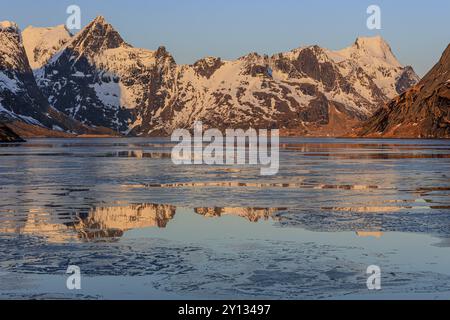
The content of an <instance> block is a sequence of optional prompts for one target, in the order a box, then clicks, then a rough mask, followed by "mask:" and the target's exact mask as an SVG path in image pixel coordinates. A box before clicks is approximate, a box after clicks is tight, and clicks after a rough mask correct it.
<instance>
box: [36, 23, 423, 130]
mask: <svg viewBox="0 0 450 320" xmlns="http://www.w3.org/2000/svg"><path fill="white" fill-rule="evenodd" d="M58 43H60V42H58ZM34 74H35V76H36V79H37V82H38V85H39V87H40V89H41V91H42V92H43V93H44V95H45V96H46V97H47V98H48V102H49V103H50V104H51V105H52V106H54V107H55V108H56V109H58V110H59V111H62V112H64V113H65V114H67V115H69V116H70V117H73V118H74V119H77V120H79V121H81V122H83V123H85V124H87V125H90V126H105V127H108V128H112V129H114V130H117V131H120V132H122V133H125V134H130V135H138V136H141V135H144V136H145V135H167V134H170V133H171V132H172V131H173V130H174V129H176V128H180V127H182V128H191V127H192V124H193V122H194V121H195V120H202V121H203V122H204V123H205V124H206V126H209V127H219V128H228V127H243V128H246V127H250V126H251V127H256V128H258V127H264V128H272V127H277V128H280V129H289V130H294V131H295V132H297V133H300V134H308V132H312V131H313V130H315V132H319V133H320V131H323V130H324V129H323V128H325V127H327V126H328V127H330V126H333V125H334V123H336V122H347V121H348V122H349V123H350V122H351V121H355V122H358V121H361V120H364V119H366V118H367V117H369V116H370V115H371V114H372V113H373V112H374V111H375V110H376V109H377V108H379V107H381V106H382V105H383V104H384V103H386V102H387V101H389V100H390V99H391V98H393V97H394V96H395V95H396V94H398V93H401V92H402V91H404V90H405V89H407V88H409V87H410V86H411V85H413V84H415V83H416V82H417V81H418V77H417V75H416V74H415V73H414V71H413V70H412V68H411V67H402V66H401V65H400V63H398V61H397V59H396V58H395V56H394V55H393V53H392V51H391V49H390V47H389V45H387V43H386V42H385V41H384V40H383V39H381V38H380V37H375V38H358V39H357V41H356V42H355V43H354V45H353V46H351V47H350V48H347V49H344V50H341V51H330V50H327V49H322V48H320V47H318V46H309V47H303V48H299V49H295V50H292V51H290V52H287V53H280V54H276V55H273V56H271V57H269V56H266V55H264V56H263V55H259V54H257V53H252V54H248V55H246V56H243V57H241V58H239V59H237V60H235V61H223V60H221V59H220V58H216V57H208V58H204V59H201V60H199V61H197V62H196V63H194V64H192V65H177V64H176V62H175V60H174V58H173V57H172V56H171V55H170V53H168V52H167V51H166V49H165V48H164V47H160V48H158V50H155V51H151V50H146V49H137V48H133V47H132V46H131V45H129V44H127V43H126V42H125V41H124V40H123V39H122V37H121V36H120V34H119V33H118V32H117V31H116V30H115V29H114V28H113V27H112V26H111V25H110V24H109V23H107V22H106V21H105V19H104V18H103V17H97V18H96V19H95V20H94V21H92V22H91V23H90V24H89V25H87V26H86V27H85V28H84V29H83V30H82V31H81V32H80V33H79V34H77V35H76V36H74V37H73V38H71V39H70V40H69V41H67V42H66V43H65V44H64V45H63V46H62V47H61V48H60V50H59V51H58V52H57V53H56V54H55V55H54V56H53V57H52V58H51V59H49V60H48V62H47V63H46V64H44V65H43V66H42V68H40V69H37V70H35V72H34ZM333 117H334V118H336V117H338V119H339V121H336V120H334V121H332V120H333V119H332V118H333ZM342 127H344V128H345V127H346V126H345V125H344V126H342ZM337 134H339V133H337Z"/></svg>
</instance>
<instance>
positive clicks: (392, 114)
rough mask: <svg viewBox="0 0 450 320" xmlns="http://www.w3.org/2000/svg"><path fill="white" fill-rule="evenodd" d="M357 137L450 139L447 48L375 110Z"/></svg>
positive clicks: (449, 64)
mask: <svg viewBox="0 0 450 320" xmlns="http://www.w3.org/2000/svg"><path fill="white" fill-rule="evenodd" d="M360 135H363V136H370V137H372V136H373V137H405V138H409V137H419V138H450V45H449V46H448V47H447V49H446V50H445V51H444V53H443V55H442V57H441V59H440V61H439V62H438V63H437V64H436V65H435V66H434V67H433V69H431V71H430V72H428V74H427V75H425V77H424V78H423V79H422V80H421V81H420V82H419V83H418V84H417V85H415V86H414V87H412V88H411V89H409V90H408V91H406V92H404V93H403V94H401V95H400V96H398V97H396V98H395V99H394V100H392V101H391V102H389V103H388V104H387V105H386V106H385V107H383V108H381V109H380V110H378V111H377V112H376V113H375V114H374V116H373V117H372V118H371V119H369V120H368V121H367V122H366V123H365V124H364V126H363V129H362V130H361V132H360Z"/></svg>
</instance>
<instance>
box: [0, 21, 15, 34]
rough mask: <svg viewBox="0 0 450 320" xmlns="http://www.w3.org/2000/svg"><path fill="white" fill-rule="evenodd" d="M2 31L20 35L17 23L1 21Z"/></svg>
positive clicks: (0, 27) (0, 28)
mask: <svg viewBox="0 0 450 320" xmlns="http://www.w3.org/2000/svg"><path fill="white" fill-rule="evenodd" d="M0 31H12V32H16V33H19V27H18V26H17V23H15V22H12V21H0Z"/></svg>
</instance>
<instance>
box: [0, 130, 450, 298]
mask: <svg viewBox="0 0 450 320" xmlns="http://www.w3.org/2000/svg"><path fill="white" fill-rule="evenodd" d="M172 147H173V143H171V142H170V140H168V139H163V138H152V139H143V138H132V139H131V138H130V139H67V140H64V139H31V140H29V141H28V142H27V143H23V144H4V145H0V194H1V197H0V251H1V255H0V298H38V299H39V298H42V299H45V298H88V299H97V298H112V299H116V298H119V299H128V298H137V299H184V298H204V299H216V298H217V299H219V298H231V299H234V298H236V299H237V298H243V299H268V298H274V299H345V298H358V299H386V298H388V299H394V298H413V299H414V298H426V299H433V298H438V299H448V298H450V141H448V140H351V139H312V138H311V139H298V138H284V139H281V146H280V148H281V149H280V170H279V173H278V174H277V175H275V176H269V177H268V176H266V177H263V176H260V174H259V173H260V170H259V167H257V166H208V165H182V166H176V165H174V164H173V163H172V161H171V158H170V152H171V148H172ZM69 265H77V266H79V267H80V269H81V274H82V279H81V285H82V289H81V290H73V291H70V290H68V289H67V288H66V279H67V277H68V275H66V273H65V272H66V269H67V267H68V266H69ZM370 265H377V266H379V267H380V268H381V286H382V290H379V291H369V290H368V289H367V285H366V281H367V277H368V276H369V275H368V274H366V270H367V267H368V266H370Z"/></svg>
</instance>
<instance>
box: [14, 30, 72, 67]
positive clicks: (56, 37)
mask: <svg viewBox="0 0 450 320" xmlns="http://www.w3.org/2000/svg"><path fill="white" fill-rule="evenodd" d="M22 38H23V45H24V47H25V52H26V53H27V57H28V60H29V62H30V66H31V68H32V69H33V70H35V69H38V68H41V67H42V66H43V65H44V64H46V63H47V61H48V60H49V59H50V58H51V57H52V56H53V55H55V53H57V52H58V51H59V50H60V49H61V48H62V47H63V46H64V45H65V44H66V43H67V42H68V41H69V40H70V38H71V35H70V33H69V32H68V31H67V29H66V28H65V26H64V25H59V26H56V27H53V28H37V27H33V26H29V27H27V28H26V29H25V30H23V32H22Z"/></svg>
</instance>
